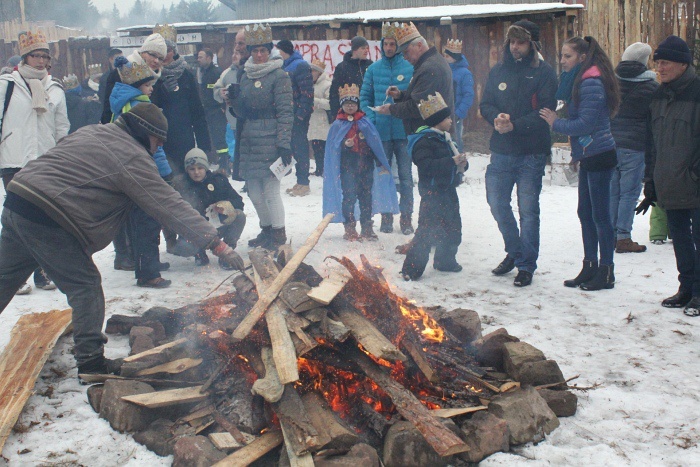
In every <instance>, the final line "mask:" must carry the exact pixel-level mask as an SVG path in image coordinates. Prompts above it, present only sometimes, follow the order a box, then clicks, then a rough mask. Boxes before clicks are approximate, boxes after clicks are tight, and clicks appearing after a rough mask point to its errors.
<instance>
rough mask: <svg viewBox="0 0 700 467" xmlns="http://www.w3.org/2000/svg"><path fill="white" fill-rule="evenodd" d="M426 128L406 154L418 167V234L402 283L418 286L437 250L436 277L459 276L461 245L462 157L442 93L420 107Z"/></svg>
mask: <svg viewBox="0 0 700 467" xmlns="http://www.w3.org/2000/svg"><path fill="white" fill-rule="evenodd" d="M418 110H420V113H421V117H423V120H424V121H425V123H426V125H425V126H422V127H420V128H418V130H417V131H416V133H415V134H413V135H410V136H409V137H408V151H409V153H410V154H411V157H412V159H413V163H414V164H416V166H417V167H418V193H419V194H420V197H421V199H420V210H419V213H418V228H417V229H416V235H415V236H414V237H413V241H412V242H411V243H410V247H409V250H408V252H407V253H406V259H405V260H404V263H403V267H402V268H401V275H402V277H403V278H404V280H407V281H410V280H417V279H418V278H420V277H421V276H422V275H423V271H425V266H426V265H427V264H428V259H429V256H430V248H431V247H432V246H433V245H434V246H435V258H434V259H433V267H434V268H435V269H437V270H438V271H445V272H459V271H461V270H462V266H460V265H459V264H458V263H457V259H456V255H457V249H458V248H459V244H460V243H461V242H462V218H461V216H460V213H459V198H458V197H457V186H458V185H459V184H460V183H461V182H462V173H463V172H464V171H465V170H466V169H467V167H468V163H467V157H466V154H460V153H459V151H458V150H457V146H456V144H455V142H454V141H452V139H451V138H450V133H449V132H450V126H451V125H452V118H451V117H450V109H449V108H448V107H447V104H446V103H445V101H444V100H443V98H442V96H441V95H440V93H439V92H438V93H436V95H435V96H428V100H425V101H424V100H421V101H420V103H419V104H418Z"/></svg>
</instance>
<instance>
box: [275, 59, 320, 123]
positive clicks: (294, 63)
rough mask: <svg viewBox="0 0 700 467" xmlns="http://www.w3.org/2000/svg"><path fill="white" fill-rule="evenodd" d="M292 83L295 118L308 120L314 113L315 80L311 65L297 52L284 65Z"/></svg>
mask: <svg viewBox="0 0 700 467" xmlns="http://www.w3.org/2000/svg"><path fill="white" fill-rule="evenodd" d="M282 67H283V68H284V71H286V72H287V74H288V75H289V78H290V79H291V81H292V98H293V100H294V117H296V118H298V119H299V120H306V119H307V118H309V117H310V116H311V113H312V112H313V111H314V78H313V76H311V65H309V64H308V63H307V62H306V61H304V59H303V58H302V57H301V54H300V53H299V52H297V51H296V50H295V51H294V53H292V55H290V56H289V58H288V59H286V60H285V61H284V64H283V65H282Z"/></svg>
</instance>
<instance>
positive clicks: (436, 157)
mask: <svg viewBox="0 0 700 467" xmlns="http://www.w3.org/2000/svg"><path fill="white" fill-rule="evenodd" d="M450 144H451V143H449V142H447V140H446V139H445V136H444V135H443V134H440V133H439V132H437V131H435V130H434V129H432V128H430V127H427V126H424V127H422V128H420V129H419V130H418V132H417V133H414V134H412V135H410V136H409V137H408V151H409V154H411V159H413V163H414V164H416V167H417V168H418V191H419V193H420V194H421V196H424V195H425V194H426V193H428V192H435V191H445V190H448V189H450V188H454V187H456V186H459V184H460V183H461V182H462V174H460V173H458V172H457V164H455V161H454V159H452V157H454V152H453V151H452V148H451V147H450Z"/></svg>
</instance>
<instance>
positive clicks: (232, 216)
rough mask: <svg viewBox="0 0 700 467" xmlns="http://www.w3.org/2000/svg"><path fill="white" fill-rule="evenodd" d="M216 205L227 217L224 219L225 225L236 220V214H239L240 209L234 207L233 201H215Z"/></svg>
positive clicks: (218, 210)
mask: <svg viewBox="0 0 700 467" xmlns="http://www.w3.org/2000/svg"><path fill="white" fill-rule="evenodd" d="M214 206H216V211H217V212H218V213H219V214H221V215H222V216H225V217H226V219H225V220H224V221H223V224H224V225H229V224H231V223H232V222H233V221H235V220H236V216H238V212H239V211H237V210H236V208H234V207H233V204H231V201H219V202H218V203H214Z"/></svg>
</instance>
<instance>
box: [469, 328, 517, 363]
mask: <svg viewBox="0 0 700 467" xmlns="http://www.w3.org/2000/svg"><path fill="white" fill-rule="evenodd" d="M519 341H520V339H518V338H517V337H515V336H511V335H510V334H508V331H506V329H505V328H500V329H496V330H495V331H493V332H490V333H489V334H486V335H485V336H484V337H482V338H481V339H477V340H475V341H474V342H473V343H472V345H473V346H474V348H476V359H477V361H478V362H479V363H480V364H482V365H483V366H489V367H493V368H497V369H502V368H503V344H505V343H506V342H519Z"/></svg>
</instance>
